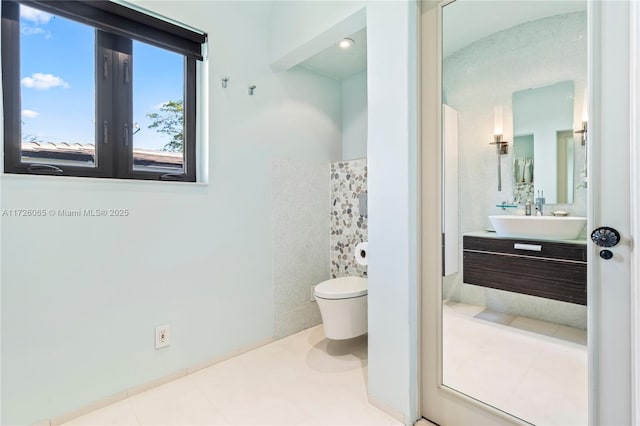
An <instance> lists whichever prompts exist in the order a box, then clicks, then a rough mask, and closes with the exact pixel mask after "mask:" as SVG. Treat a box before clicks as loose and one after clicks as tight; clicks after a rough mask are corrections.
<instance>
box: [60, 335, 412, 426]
mask: <svg viewBox="0 0 640 426" xmlns="http://www.w3.org/2000/svg"><path fill="white" fill-rule="evenodd" d="M366 383H367V336H361V337H359V338H356V339H351V340H347V341H329V340H327V339H325V337H324V334H323V331H322V326H317V327H313V328H310V329H308V330H304V331H302V332H300V333H297V334H294V335H292V336H289V337H287V338H284V339H281V340H278V341H276V342H273V343H270V344H269V345H265V346H263V347H260V348H257V349H255V350H252V351H250V352H247V353H244V354H242V355H239V356H237V357H234V358H231V359H228V360H226V361H223V362H221V363H219V364H216V365H213V366H211V367H208V368H205V369H203V370H200V371H197V372H195V373H193V374H190V375H188V376H186V377H182V378H180V379H177V380H175V381H173V382H170V383H167V384H165V385H162V386H159V387H157V388H154V389H151V390H149V391H147V392H143V393H140V394H138V395H135V396H133V397H131V398H128V399H126V400H124V401H121V402H120V403H118V404H114V405H112V406H109V407H105V408H103V409H101V410H98V411H96V412H93V413H90V414H88V415H87V416H84V417H83V418H79V419H76V420H74V421H73V422H70V423H68V424H74V425H87V426H89V425H96V426H97V425H105V426H106V425H126V424H130V425H132V426H133V425H141V426H151V425H274V426H275V425H326V426H330V425H335V426H337V425H371V426H374V425H400V423H399V422H397V421H396V420H395V419H393V418H391V417H389V416H387V415H386V414H385V413H383V412H382V411H380V410H378V409H377V408H375V407H374V406H372V405H370V404H369V402H368V399H367V384H366Z"/></svg>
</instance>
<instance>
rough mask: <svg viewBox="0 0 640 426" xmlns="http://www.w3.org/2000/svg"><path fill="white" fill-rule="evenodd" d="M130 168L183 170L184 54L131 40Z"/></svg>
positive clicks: (160, 170)
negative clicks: (131, 138)
mask: <svg viewBox="0 0 640 426" xmlns="http://www.w3.org/2000/svg"><path fill="white" fill-rule="evenodd" d="M133 61H134V65H133V121H134V125H133V168H134V170H143V171H154V172H165V173H183V171H184V109H183V105H184V57H183V56H182V55H179V54H177V53H173V52H169V51H167V50H164V49H160V48H157V47H154V46H150V45H148V44H145V43H141V42H138V41H134V42H133Z"/></svg>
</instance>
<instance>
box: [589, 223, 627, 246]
mask: <svg viewBox="0 0 640 426" xmlns="http://www.w3.org/2000/svg"><path fill="white" fill-rule="evenodd" d="M591 241H593V242H594V243H595V244H596V245H598V246H600V247H613V246H615V245H616V244H618V243H619V242H620V233H619V232H618V231H616V230H615V229H613V228H609V227H608V226H603V227H600V228H596V229H594V230H593V232H592V233H591Z"/></svg>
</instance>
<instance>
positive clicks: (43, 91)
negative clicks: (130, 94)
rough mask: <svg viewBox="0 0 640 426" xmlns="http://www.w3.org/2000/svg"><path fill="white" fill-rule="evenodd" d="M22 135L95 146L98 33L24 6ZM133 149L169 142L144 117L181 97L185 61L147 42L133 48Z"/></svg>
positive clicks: (22, 23) (22, 19)
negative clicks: (96, 37)
mask: <svg viewBox="0 0 640 426" xmlns="http://www.w3.org/2000/svg"><path fill="white" fill-rule="evenodd" d="M20 32H21V39H20V41H21V58H20V79H21V94H22V121H23V126H22V136H23V139H24V140H26V139H28V136H35V137H36V138H38V139H40V140H43V141H45V142H69V143H76V142H79V143H82V144H86V143H93V142H94V137H95V136H94V121H95V118H94V116H95V87H94V86H95V77H94V75H95V72H94V70H95V65H94V61H95V57H94V49H95V30H94V29H93V28H91V27H89V26H86V25H84V24H80V23H77V22H74V21H70V20H68V19H65V18H61V17H57V16H52V15H50V14H47V13H44V12H41V11H38V10H35V9H32V8H29V7H26V6H21V16H20ZM133 57H134V59H133V61H134V62H133V70H134V71H133V83H134V100H133V108H134V117H133V120H134V122H137V123H138V124H139V126H140V131H139V132H138V133H137V134H136V135H135V136H134V147H136V148H144V149H161V148H162V147H163V146H164V145H165V144H166V143H167V142H168V141H169V139H170V138H169V137H168V136H164V135H161V134H159V133H157V132H156V131H155V130H154V129H148V128H147V127H148V125H149V124H150V123H151V121H150V120H149V119H148V118H147V117H146V114H148V113H152V112H157V111H158V107H159V106H160V105H162V104H163V103H164V102H167V101H169V100H180V99H182V97H183V58H182V56H180V55H178V54H175V53H173V52H168V51H165V50H162V49H159V48H156V47H153V46H150V45H146V44H144V43H140V42H135V41H134V45H133Z"/></svg>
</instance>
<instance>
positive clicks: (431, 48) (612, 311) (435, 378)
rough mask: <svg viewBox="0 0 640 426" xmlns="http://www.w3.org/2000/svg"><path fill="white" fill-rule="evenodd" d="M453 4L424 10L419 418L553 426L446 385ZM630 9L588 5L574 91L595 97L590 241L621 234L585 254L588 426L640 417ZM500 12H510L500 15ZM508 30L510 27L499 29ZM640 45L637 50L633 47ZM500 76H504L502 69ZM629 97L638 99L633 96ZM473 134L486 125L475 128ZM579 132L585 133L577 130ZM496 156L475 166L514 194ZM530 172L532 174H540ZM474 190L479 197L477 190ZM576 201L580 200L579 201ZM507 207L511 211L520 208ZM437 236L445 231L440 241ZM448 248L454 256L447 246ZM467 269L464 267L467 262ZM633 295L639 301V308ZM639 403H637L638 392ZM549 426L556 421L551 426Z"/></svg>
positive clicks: (508, 171) (590, 123) (588, 150)
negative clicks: (601, 232) (447, 27)
mask: <svg viewBox="0 0 640 426" xmlns="http://www.w3.org/2000/svg"><path fill="white" fill-rule="evenodd" d="M456 1H458V2H459V1H466V0H456ZM449 3H451V2H450V1H445V2H435V1H424V2H422V4H421V6H422V10H421V30H422V35H421V42H422V70H421V73H422V140H423V143H422V152H421V170H422V319H421V330H422V338H421V352H420V359H421V412H422V416H423V417H425V418H427V419H430V420H432V421H433V422H436V423H438V424H441V425H455V424H460V425H482V424H486V425H496V424H527V423H536V424H553V421H552V420H549V423H547V422H546V420H545V419H546V418H545V417H540V418H537V419H535V420H532V419H531V418H525V417H524V416H520V417H518V415H519V414H517V413H516V415H514V413H512V412H510V409H509V407H506V406H505V407H496V406H495V404H493V403H492V402H491V401H487V399H489V398H485V397H482V398H480V397H478V396H477V395H474V394H473V392H466V391H461V390H460V389H456V387H455V386H451V385H450V384H447V382H446V377H443V364H446V362H447V359H448V358H447V356H446V355H445V356H443V339H446V338H447V332H448V331H447V330H444V329H443V311H444V310H445V309H447V306H446V305H443V303H442V301H443V298H444V299H446V298H447V296H448V295H447V294H443V293H446V291H448V289H445V290H443V277H442V275H443V268H444V267H445V266H444V265H445V264H447V263H448V262H446V259H444V253H445V252H446V251H447V248H444V249H443V240H447V242H448V243H449V241H451V238H450V236H449V237H447V238H443V237H444V236H443V232H444V229H445V228H446V220H447V218H448V217H450V215H447V214H446V213H443V208H442V206H443V204H446V200H444V201H443V199H444V198H446V197H447V195H446V194H443V189H442V188H445V187H447V185H446V184H445V182H444V181H443V176H445V175H446V171H445V170H444V169H445V168H446V167H447V166H446V164H447V163H448V162H450V159H447V158H445V154H446V152H445V150H444V149H443V145H442V142H441V141H442V140H443V137H444V135H443V133H444V130H443V126H441V125H440V123H442V122H443V121H444V120H443V112H442V111H443V109H442V105H443V104H444V103H446V102H443V100H444V101H446V100H447V99H443V96H442V77H443V75H442V69H443V68H442V49H441V45H442V37H443V36H442V34H443V21H442V13H443V8H444V7H446V5H447V4H449ZM475 3H484V4H485V5H486V6H487V7H489V6H490V5H491V3H498V4H499V3H502V4H503V6H504V4H505V2H491V1H486V2H475ZM543 3H548V2H543ZM554 3H559V2H554ZM632 3H633V2H631V3H629V2H622V1H618V2H591V1H589V2H587V12H586V13H587V16H588V31H587V34H588V61H587V63H588V84H587V87H588V89H587V91H585V92H584V95H583V94H582V92H581V90H579V88H578V87H577V86H579V85H578V84H576V86H574V91H573V93H574V96H575V97H576V99H577V97H587V98H588V108H587V110H588V111H589V112H590V113H589V116H588V117H585V120H584V121H586V122H587V133H586V143H585V145H584V148H579V145H576V146H578V149H577V150H576V151H575V153H574V154H575V155H576V158H577V157H578V156H579V154H580V153H581V152H582V153H584V155H586V156H587V157H588V161H586V164H587V166H586V168H585V174H586V176H585V177H586V179H584V180H585V183H584V185H586V188H583V191H584V194H585V196H586V198H587V199H588V202H586V207H585V213H586V216H587V218H588V223H587V227H586V230H587V232H586V236H589V234H590V233H591V231H592V230H593V229H595V228H598V227H602V226H608V227H611V228H615V229H617V230H618V231H619V233H620V234H621V241H620V243H619V244H617V245H616V246H615V247H612V248H609V249H606V248H601V247H598V246H596V245H595V244H593V243H591V242H588V243H587V245H586V252H587V259H588V262H587V275H588V280H587V282H588V284H587V308H586V312H587V319H586V321H587V324H588V326H587V330H588V350H587V355H586V359H588V363H587V366H586V369H585V370H586V371H587V372H588V385H587V387H588V404H586V406H588V408H587V411H588V413H585V417H587V416H588V422H589V424H594V425H599V424H611V425H629V424H634V422H633V418H632V415H634V414H633V411H634V410H637V408H636V407H632V405H634V402H633V401H634V400H633V399H632V392H637V389H634V388H633V385H634V383H638V382H639V380H638V378H637V377H633V378H632V374H635V375H636V376H637V375H638V370H637V369H635V368H632V365H633V361H632V356H635V357H636V359H637V357H638V354H637V353H635V355H634V354H632V342H633V341H634V340H633V336H636V335H637V334H638V331H637V328H634V327H632V326H633V324H632V322H631V317H632V314H634V313H635V314H636V315H637V308H638V307H637V306H636V303H637V302H634V301H635V300H637V299H638V297H637V292H634V289H633V288H632V287H633V285H635V284H634V283H632V280H631V278H630V276H631V275H630V274H631V260H632V257H633V256H635V255H636V254H635V253H634V252H633V251H632V250H631V247H632V244H631V243H632V234H631V232H632V229H631V225H630V223H631V219H632V217H631V212H632V210H631V204H630V200H636V198H637V197H638V196H637V195H635V192H637V191H638V184H637V183H633V182H632V181H631V179H630V176H632V174H633V175H634V176H637V167H636V166H637V161H636V162H635V163H634V160H633V158H632V157H631V154H633V153H635V154H634V157H635V158H637V157H638V154H637V152H636V151H633V152H632V151H631V149H630V147H631V144H630V142H629V141H630V138H631V125H632V124H635V126H636V129H637V125H638V123H637V121H638V118H637V117H635V116H633V115H630V108H631V103H632V101H633V102H634V104H635V105H637V104H638V99H637V98H638V97H639V95H638V85H637V83H634V84H632V79H631V78H630V74H629V70H630V62H629V61H630V57H631V58H635V60H636V61H637V56H638V55H637V53H635V56H634V54H630V52H631V50H630V38H631V34H632V33H633V34H636V36H637V33H638V28H637V27H638V26H639V25H640V24H639V23H638V22H637V20H634V19H630V18H629V17H630V16H632V15H631V13H630V12H631V11H632V10H635V7H636V6H637V5H632ZM538 4H540V3H538ZM503 10H506V8H503V9H502V10H501V11H503ZM535 13H537V12H535V11H533V9H532V12H531V14H532V15H535ZM494 15H499V16H500V17H501V19H502V17H503V16H507V15H508V14H507V13H504V14H503V13H495V14H494ZM636 15H637V10H636ZM483 16H484V15H483V14H482V13H478V14H477V15H476V18H477V20H480V21H481V23H482V19H483ZM636 18H637V16H636ZM467 22H469V25H468V27H469V28H468V30H469V31H473V30H474V28H473V27H474V25H473V22H472V21H471V20H470V21H467ZM492 25H494V26H496V27H499V26H500V25H501V24H500V23H497V24H496V23H495V22H493V23H489V22H486V23H485V25H484V26H485V27H487V26H489V27H490V26H492ZM481 26H482V25H481ZM504 28H506V27H502V28H500V29H504ZM563 28H564V27H563ZM632 30H633V31H632ZM494 41H495V40H494ZM637 45H638V44H637V43H636V47H637ZM462 65H464V66H467V67H468V68H469V69H471V70H473V66H472V64H469V63H464V64H462ZM514 65H517V64H513V63H499V62H498V63H496V64H495V66H496V67H500V68H505V67H512V66H514ZM496 72H498V71H497V70H496ZM636 72H637V64H636ZM504 84H509V81H505V82H504ZM632 86H633V87H632ZM632 88H635V92H633V93H632V92H631V90H632ZM630 93H632V95H631V96H630ZM634 96H635V97H634ZM506 105H507V108H511V107H512V106H513V105H512V104H511V103H509V102H507V103H506ZM636 108H637V106H636ZM498 111H499V112H500V114H502V109H499V110H498V109H496V110H491V111H486V114H485V116H486V118H487V120H491V123H490V125H489V126H488V127H493V125H494V121H493V117H494V116H498V115H499V114H498ZM504 115H506V114H504ZM459 119H460V122H459V123H458V131H459V132H460V133H461V134H462V131H461V130H460V129H461V126H464V125H465V124H464V123H463V122H462V120H463V115H462V114H460V118H459ZM499 121H501V120H497V119H496V121H495V124H496V125H499V124H502V123H499ZM506 121H508V120H505V127H508V126H509V125H508V124H507V123H506ZM473 125H475V126H477V125H479V124H478V123H473ZM480 125H482V124H480ZM509 130H510V131H511V132H510V134H513V128H510V129H509ZM574 130H579V129H576V128H575V127H574ZM505 133H507V132H505ZM636 133H637V132H636ZM636 137H637V136H636ZM496 141H497V139H496ZM485 142H489V141H482V140H479V141H478V143H485ZM508 142H512V141H508ZM496 148H497V147H496ZM512 148H513V147H511V149H512ZM457 149H458V151H459V152H463V151H464V150H465V149H466V148H465V147H464V146H462V145H460V146H458V148H457ZM580 149H582V151H580ZM496 152H497V151H496ZM507 155H509V154H507ZM512 155H513V154H512ZM496 157H498V160H497V164H496V163H495V162H492V163H491V164H489V163H486V164H484V163H483V160H482V159H481V158H477V159H476V161H477V162H478V163H480V165H481V166H488V167H491V172H490V174H491V176H492V178H493V177H498V178H499V179H500V184H501V186H503V185H506V186H507V187H508V186H509V185H508V184H507V183H506V181H507V179H508V178H507V176H508V177H509V178H510V177H511V176H512V174H514V173H517V167H514V166H513V165H514V164H517V163H513V162H511V163H510V162H507V161H505V159H506V158H508V157H506V156H505V157H501V156H500V155H499V154H498V155H496ZM511 158H513V157H511ZM630 158H632V160H631V161H629V159H630ZM493 161H495V160H493ZM534 162H535V160H534ZM498 164H499V166H498V167H500V171H499V173H497V171H496V170H495V166H496V165H498ZM443 165H444V166H443ZM458 166H459V169H460V172H459V173H460V174H459V176H460V181H461V183H460V184H461V185H463V184H464V183H463V181H464V179H465V173H467V172H468V171H469V170H470V169H471V170H473V166H474V165H473V164H472V165H469V164H467V163H462V162H459V163H458ZM532 173H533V174H534V175H535V171H534V172H532ZM466 178H469V176H466ZM494 183H495V184H497V183H498V182H492V184H494ZM496 186H497V185H496ZM514 186H515V185H514ZM500 189H501V190H502V189H503V188H500ZM475 190H476V191H477V189H475ZM536 190H539V189H537V188H535V187H532V188H531V189H530V191H536ZM634 191H635V192H634ZM535 195H537V194H534V197H535ZM575 196H576V197H579V195H578V193H576V195H575ZM536 198H538V197H536ZM541 198H543V197H541ZM500 201H501V200H498V199H495V200H493V199H489V201H486V200H483V201H481V202H479V203H478V202H474V203H471V204H465V203H464V201H463V198H462V197H461V199H460V214H464V213H465V211H466V210H473V211H475V209H476V208H477V206H478V204H481V207H484V208H486V207H487V205H488V204H489V203H490V202H493V203H494V204H499V203H500ZM502 201H506V203H505V204H507V205H511V202H512V201H513V199H511V200H509V199H505V200H502ZM483 203H484V204H483ZM515 204H517V203H515ZM554 207H555V206H544V207H543V212H544V209H545V208H548V209H552V208H554ZM515 209H517V207H515ZM479 210H482V209H479ZM547 214H548V213H547ZM636 216H637V212H636ZM443 218H444V221H443ZM434 229H436V230H440V231H439V232H433V230H434ZM461 231H464V230H461ZM633 232H637V231H633ZM454 240H455V239H454ZM448 248H449V249H450V247H448ZM602 250H609V251H610V252H611V254H612V255H613V256H612V257H611V258H610V259H607V257H609V256H607V254H608V253H606V252H605V253H603V254H602V257H601V256H600V254H601V253H600V252H601V251H602ZM462 263H464V259H463V260H462ZM636 269H637V266H636ZM445 284H446V283H445ZM632 296H635V299H634V298H633V297H632ZM567 306H569V305H567ZM632 333H635V334H632ZM552 337H553V336H552ZM636 362H637V361H636ZM486 380H487V381H488V382H489V381H491V380H492V378H491V377H488V378H487V379H486ZM540 392H542V393H544V392H545V389H544V388H541V389H540ZM635 394H636V395H637V393H635ZM532 403H533V399H532ZM492 404H493V405H492ZM585 408H586V407H585ZM635 415H637V413H636V414H635ZM551 418H552V417H549V419H551ZM636 420H637V418H636ZM556 421H557V418H556Z"/></svg>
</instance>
